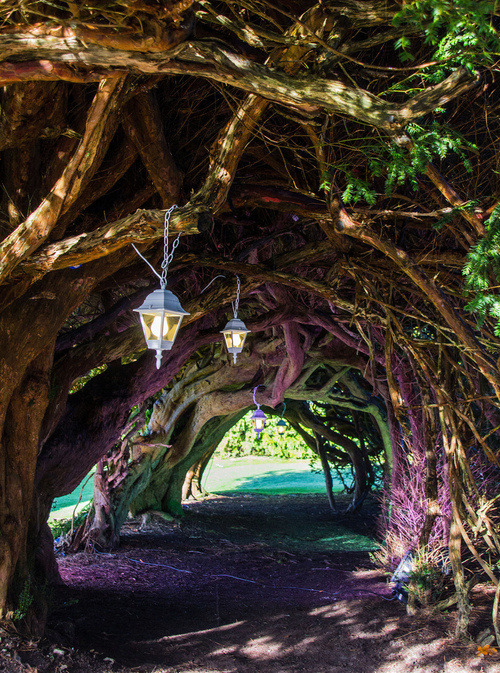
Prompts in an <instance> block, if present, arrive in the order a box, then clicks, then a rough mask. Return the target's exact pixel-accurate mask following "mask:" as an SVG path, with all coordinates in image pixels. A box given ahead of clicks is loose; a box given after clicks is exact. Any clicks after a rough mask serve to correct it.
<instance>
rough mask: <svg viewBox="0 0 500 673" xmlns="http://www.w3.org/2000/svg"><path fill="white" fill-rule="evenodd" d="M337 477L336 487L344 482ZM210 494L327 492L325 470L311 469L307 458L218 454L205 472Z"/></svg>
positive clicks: (335, 488) (205, 485) (340, 487)
mask: <svg viewBox="0 0 500 673" xmlns="http://www.w3.org/2000/svg"><path fill="white" fill-rule="evenodd" d="M337 479H338V478H336V477H335V476H334V490H336V491H337V490H338V491H341V490H342V484H341V482H340V480H337ZM202 483H203V487H204V488H205V489H206V490H207V491H208V492H209V493H227V492H237V493H240V492H244V493H266V494H272V493H276V494H285V493H324V491H325V479H324V476H323V474H322V473H320V474H318V473H315V472H312V471H311V468H310V467H309V463H308V461H307V460H278V459H276V458H268V457H265V456H245V457H243V458H218V457H217V455H216V456H214V458H213V459H212V461H211V463H210V464H209V465H208V467H207V469H206V470H205V474H204V475H203V480H202Z"/></svg>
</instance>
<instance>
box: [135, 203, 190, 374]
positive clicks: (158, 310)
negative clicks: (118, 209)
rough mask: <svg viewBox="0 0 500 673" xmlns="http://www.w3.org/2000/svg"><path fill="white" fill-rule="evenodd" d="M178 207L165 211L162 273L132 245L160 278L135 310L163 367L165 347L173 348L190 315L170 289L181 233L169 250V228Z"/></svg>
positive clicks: (158, 367) (150, 346)
mask: <svg viewBox="0 0 500 673" xmlns="http://www.w3.org/2000/svg"><path fill="white" fill-rule="evenodd" d="M174 208H177V206H172V207H171V208H169V209H168V210H167V211H166V212H165V221H164V228H163V262H162V264H161V274H159V273H158V272H157V271H156V269H155V268H154V267H153V266H151V264H150V263H149V262H148V260H147V259H146V258H145V257H144V256H143V255H141V253H140V252H139V250H137V248H136V247H135V245H132V247H133V248H134V250H135V251H136V253H137V254H138V255H139V257H141V259H143V260H144V261H145V262H146V264H147V265H148V266H149V267H150V268H151V269H152V271H153V273H154V274H155V275H156V276H158V278H159V279H160V289H159V290H155V291H154V292H152V293H151V294H148V296H147V297H146V299H145V300H144V303H143V304H142V306H139V308H136V309H134V311H136V312H137V313H138V314H139V315H140V317H141V325H142V329H143V332H144V337H145V339H146V343H147V345H148V348H151V349H153V350H156V368H157V369H160V366H161V358H162V356H163V351H169V350H170V349H171V348H172V346H173V343H174V341H175V337H176V336H177V332H178V331H179V327H180V325H181V322H182V319H183V317H184V316H185V315H189V313H188V312H187V311H185V310H184V309H183V308H182V306H181V304H180V302H179V299H178V298H177V297H176V296H175V294H174V293H173V292H170V290H167V272H168V266H169V264H170V262H171V261H172V257H173V255H174V250H175V249H176V247H177V246H178V245H179V237H180V234H179V235H178V236H177V238H176V239H175V241H174V242H173V243H172V250H171V252H170V253H169V252H168V229H169V223H170V216H171V214H172V211H173V210H174Z"/></svg>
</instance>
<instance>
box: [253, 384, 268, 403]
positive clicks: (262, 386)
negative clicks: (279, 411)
mask: <svg viewBox="0 0 500 673" xmlns="http://www.w3.org/2000/svg"><path fill="white" fill-rule="evenodd" d="M265 387H266V386H265V385H264V384H263V383H259V385H258V386H255V388H254V389H253V403H254V404H256V405H257V406H258V408H259V409H260V404H259V403H258V402H257V400H256V399H255V391H256V390H257V388H265Z"/></svg>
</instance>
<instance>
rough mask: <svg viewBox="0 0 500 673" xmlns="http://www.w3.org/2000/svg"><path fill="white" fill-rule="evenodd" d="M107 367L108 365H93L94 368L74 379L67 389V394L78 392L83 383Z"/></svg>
mask: <svg viewBox="0 0 500 673" xmlns="http://www.w3.org/2000/svg"><path fill="white" fill-rule="evenodd" d="M107 368H108V365H101V366H100V367H95V368H94V369H91V370H90V371H89V372H87V374H85V375H84V376H80V377H79V378H78V379H75V381H73V385H72V386H71V390H70V391H69V394H70V395H72V394H73V393H76V392H78V391H79V390H81V389H82V388H83V386H84V385H86V384H87V383H88V382H89V381H90V379H93V378H94V376H97V375H98V374H100V373H101V372H103V371H105V370H106V369H107Z"/></svg>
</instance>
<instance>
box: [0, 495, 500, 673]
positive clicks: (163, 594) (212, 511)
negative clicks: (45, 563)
mask: <svg viewBox="0 0 500 673" xmlns="http://www.w3.org/2000/svg"><path fill="white" fill-rule="evenodd" d="M374 517H375V506H374V505H373V504H370V503H368V504H367V508H366V510H365V511H364V512H363V513H362V514H361V515H360V516H358V517H356V518H354V519H353V520H350V521H348V522H347V521H343V522H342V521H341V522H338V521H335V520H333V519H332V516H331V514H330V512H329V510H328V508H327V505H326V504H325V502H324V496H322V495H310V496H287V497H276V496H249V495H246V496H239V497H235V498H229V497H220V498H212V499H207V500H205V501H203V502H200V503H193V504H189V505H188V508H187V515H186V520H185V521H183V522H182V524H181V525H180V526H178V525H177V524H175V523H164V522H161V523H156V520H155V522H154V523H153V524H150V525H147V526H146V527H144V528H143V529H142V530H141V528H140V526H139V522H131V523H129V524H128V525H127V530H126V531H125V535H124V539H123V544H122V546H121V547H120V549H119V550H117V551H116V552H115V553H114V554H112V555H106V554H94V555H88V554H78V555H76V556H73V557H68V558H64V559H62V560H61V562H60V567H61V572H62V575H63V577H64V579H65V581H66V586H65V587H63V588H61V590H60V591H59V592H58V596H57V603H58V607H57V610H56V611H55V613H54V615H53V619H52V628H53V634H54V637H55V634H56V633H57V634H59V642H60V643H62V645H63V647H62V650H61V651H63V652H64V656H63V655H60V656H62V657H63V658H62V659H60V660H58V661H55V662H54V666H56V664H57V665H58V666H60V665H61V663H62V661H63V660H64V664H62V665H63V666H67V668H63V669H61V668H57V667H54V668H53V669H52V668H50V669H49V668H47V669H44V668H43V667H42V666H40V665H39V669H38V670H39V672H41V671H45V670H47V671H49V670H54V671H58V672H59V673H65V672H67V673H80V672H81V673H84V672H85V673H87V672H90V671H122V672H123V673H131V671H132V670H133V671H139V672H143V673H152V672H153V671H154V672H155V673H212V672H214V673H215V672H217V673H235V672H241V673H260V672H261V671H262V673H264V671H265V673H288V672H299V671H308V672H311V673H326V672H327V671H328V673H337V672H340V671H343V672H344V671H353V672H355V673H409V672H410V671H415V672H416V671H418V672H419V673H420V672H421V673H437V672H438V671H442V672H445V671H446V672H447V673H465V672H467V673H469V672H471V671H478V672H480V671H484V672H488V673H493V672H500V659H498V658H494V657H492V656H490V657H487V658H482V657H478V656H477V646H476V645H474V643H464V644H462V643H454V642H453V641H452V640H451V639H450V638H448V637H447V633H446V630H447V629H449V628H452V626H453V624H452V620H451V619H450V618H448V619H447V620H445V619H443V618H439V619H438V618H432V619H431V618H428V619H418V620H410V619H409V618H408V617H406V615H405V611H404V608H403V606H402V605H401V604H400V603H398V602H397V601H387V600H384V598H383V596H385V597H386V598H389V597H390V591H389V589H388V587H387V584H386V582H385V579H384V577H383V576H382V575H381V574H380V573H379V572H378V571H376V570H374V569H373V568H372V566H371V562H370V558H369V553H368V551H367V550H366V549H367V548H368V547H369V546H370V542H369V541H367V539H366V537H364V535H365V534H366V533H368V532H373V528H374ZM363 546H364V548H365V550H363ZM482 618H483V615H482V613H481V611H480V610H477V611H476V613H475V616H474V620H475V625H474V629H475V630H476V631H478V630H479V629H480V627H481V623H480V622H481V619H482ZM71 646H73V647H76V648H77V649H78V650H79V651H86V652H90V651H91V650H93V653H91V657H94V658H90V659H89V658H88V657H87V659H86V658H85V656H80V655H76V654H74V653H72V651H71V649H70V647H71ZM26 657H27V658H26V661H28V660H29V656H28V655H26ZM105 657H108V659H107V660H105V659H104V658H105ZM56 659H57V657H56ZM111 660H113V661H111ZM34 663H36V662H34V661H32V664H34ZM0 670H1V666H0Z"/></svg>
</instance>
